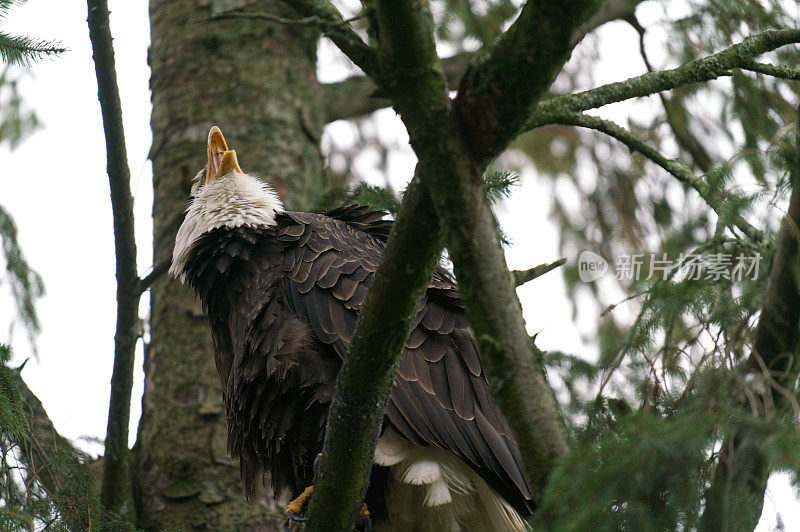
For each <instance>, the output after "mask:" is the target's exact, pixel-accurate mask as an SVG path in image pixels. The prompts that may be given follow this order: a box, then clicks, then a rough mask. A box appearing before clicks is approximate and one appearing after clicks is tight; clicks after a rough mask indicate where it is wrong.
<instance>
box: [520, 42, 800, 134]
mask: <svg viewBox="0 0 800 532" xmlns="http://www.w3.org/2000/svg"><path fill="white" fill-rule="evenodd" d="M793 43H800V30H795V29H783V30H769V31H765V32H763V33H760V34H758V35H754V36H752V37H748V38H746V39H744V40H743V41H742V42H740V43H739V44H735V45H733V46H731V47H730V48H726V49H725V50H723V51H721V52H718V53H716V54H713V55H710V56H708V57H703V58H701V59H695V60H694V61H690V62H689V63H686V64H685V65H683V66H680V67H678V68H674V69H671V70H663V71H659V72H648V73H647V74H642V75H641V76H636V77H633V78H630V79H628V80H625V81H618V82H614V83H608V84H606V85H603V86H601V87H597V88H595V89H589V90H586V91H583V92H578V93H575V94H570V95H566V96H558V97H555V98H551V99H549V100H545V101H543V102H541V103H539V104H537V105H535V106H534V107H533V109H532V110H531V112H530V118H529V119H528V121H527V123H526V124H525V129H526V130H527V129H533V128H537V127H541V126H544V125H547V124H554V123H557V122H558V120H559V119H560V118H562V117H564V116H566V115H568V114H571V113H576V112H581V111H586V110H589V109H596V108H598V107H602V106H604V105H608V104H610V103H616V102H621V101H624V100H629V99H631V98H640V97H642V96H649V95H651V94H656V93H658V92H661V91H666V90H671V89H674V88H676V87H680V86H683V85H689V84H691V83H698V82H703V81H709V80H712V79H716V78H718V77H721V76H729V75H730V73H731V69H734V68H744V69H748V70H754V69H755V68H761V70H762V73H767V72H768V71H770V70H771V72H773V73H775V74H776V73H779V72H780V73H782V74H784V75H782V76H780V77H786V75H789V74H790V73H789V72H785V71H788V70H790V69H781V68H778V67H772V69H768V68H765V67H766V65H762V66H761V67H759V66H758V65H759V64H757V63H755V62H754V60H753V59H754V58H755V57H757V56H759V55H761V54H764V53H766V52H770V51H772V50H775V49H776V48H780V47H782V46H786V45H788V44H793ZM773 75H774V74H773Z"/></svg>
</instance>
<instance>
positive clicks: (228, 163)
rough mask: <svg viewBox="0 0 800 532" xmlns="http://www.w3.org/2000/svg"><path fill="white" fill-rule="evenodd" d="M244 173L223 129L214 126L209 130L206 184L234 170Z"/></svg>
mask: <svg viewBox="0 0 800 532" xmlns="http://www.w3.org/2000/svg"><path fill="white" fill-rule="evenodd" d="M234 170H235V171H237V172H239V173H242V174H243V173H244V171H243V170H242V168H241V167H240V166H239V161H237V160H236V152H235V151H234V150H229V149H228V144H227V143H226V142H225V137H223V136H222V131H221V130H220V129H219V128H218V127H217V126H213V127H212V128H211V131H209V132H208V164H207V165H206V185H208V184H209V183H211V182H212V181H214V180H215V179H217V178H218V177H220V176H223V175H225V174H227V173H230V172H232V171H234Z"/></svg>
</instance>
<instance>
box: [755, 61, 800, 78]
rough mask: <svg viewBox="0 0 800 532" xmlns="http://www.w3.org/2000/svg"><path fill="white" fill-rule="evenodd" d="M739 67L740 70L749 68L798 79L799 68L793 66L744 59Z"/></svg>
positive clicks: (776, 76)
mask: <svg viewBox="0 0 800 532" xmlns="http://www.w3.org/2000/svg"><path fill="white" fill-rule="evenodd" d="M741 68H742V70H749V71H751V72H757V73H759V74H765V75H767V76H772V77H775V78H782V79H789V80H792V81H800V70H797V69H794V68H789V67H782V66H775V65H770V64H768V63H758V62H756V61H745V62H744V63H743V64H742V67H741Z"/></svg>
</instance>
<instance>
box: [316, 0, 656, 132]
mask: <svg viewBox="0 0 800 532" xmlns="http://www.w3.org/2000/svg"><path fill="white" fill-rule="evenodd" d="M641 2H642V0H606V2H605V3H603V7H601V8H600V10H599V11H598V12H597V13H595V14H594V16H593V17H592V18H591V19H589V21H587V22H586V24H584V25H582V26H581V27H580V28H578V29H577V30H576V31H574V32H573V34H572V41H573V42H574V43H577V42H579V41H580V40H581V39H583V38H584V37H585V36H586V34H587V33H590V32H591V31H593V30H595V29H596V28H598V27H600V26H602V25H603V24H605V23H607V22H611V21H614V20H622V19H626V18H628V17H630V16H631V15H633V13H634V11H635V9H636V6H637V5H638V4H640V3H641ZM475 55H476V54H475V53H474V52H462V53H460V54H457V55H454V56H452V57H446V58H444V59H441V64H442V71H443V72H444V75H445V77H446V78H447V85H448V87H450V89H451V90H453V89H455V88H457V87H458V86H459V84H460V83H461V78H463V77H464V72H466V71H467V67H468V66H469V63H470V61H471V60H472V59H473V58H474V57H475ZM322 90H323V101H324V102H325V104H324V108H325V109H326V113H327V114H326V117H325V122H326V123H330V122H333V121H335V120H345V119H348V118H356V117H359V116H363V115H365V114H368V113H372V112H374V111H377V110H378V109H383V108H385V107H390V106H391V105H392V103H391V100H390V99H389V98H388V97H387V96H386V95H385V94H382V93H381V91H380V90H379V89H378V87H377V85H375V83H374V82H373V81H372V80H371V79H370V78H369V77H367V76H361V75H358V76H352V77H350V78H348V79H346V80H344V81H339V82H336V83H328V84H324V85H323V86H322Z"/></svg>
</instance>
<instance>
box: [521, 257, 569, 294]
mask: <svg viewBox="0 0 800 532" xmlns="http://www.w3.org/2000/svg"><path fill="white" fill-rule="evenodd" d="M566 263H567V259H565V258H564V259H558V260H557V261H555V262H551V263H549V264H540V265H538V266H534V267H533V268H530V269H528V270H514V271H512V272H511V275H512V276H513V277H514V286H517V287H520V286H522V285H524V284H525V283H527V282H528V281H533V280H534V279H536V278H537V277H541V276H542V275H544V274H546V273H547V272H551V271H553V270H555V269H556V268H558V267H559V266H563V265H564V264H566Z"/></svg>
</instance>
